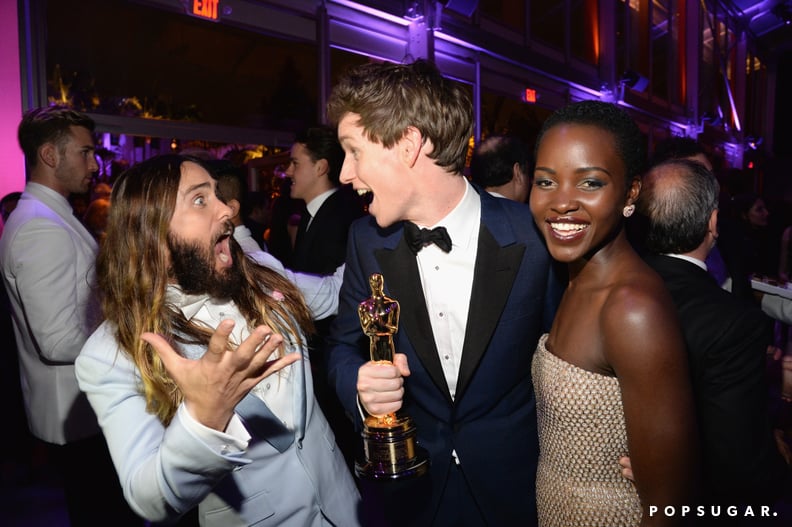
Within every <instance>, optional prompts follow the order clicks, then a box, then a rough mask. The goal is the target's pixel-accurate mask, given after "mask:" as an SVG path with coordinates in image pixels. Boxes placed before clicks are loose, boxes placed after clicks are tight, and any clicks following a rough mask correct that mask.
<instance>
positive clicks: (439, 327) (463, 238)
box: [416, 183, 481, 399]
mask: <svg viewBox="0 0 792 527" xmlns="http://www.w3.org/2000/svg"><path fill="white" fill-rule="evenodd" d="M440 226H442V227H445V228H446V230H447V231H448V235H449V236H450V237H451V243H452V246H451V251H450V252H448V253H445V252H443V250H442V249H440V248H439V247H437V246H436V245H434V244H432V245H427V246H426V247H424V248H423V249H421V250H420V251H419V252H418V254H417V256H416V259H417V262H418V271H419V273H420V276H421V284H422V286H423V292H424V297H425V299H426V308H427V311H428V312H429V320H430V322H431V324H432V333H434V338H435V343H436V344H437V353H438V354H439V356H440V363H441V364H442V366H443V374H444V375H445V379H446V383H447V384H448V390H449V392H450V394H451V398H452V399H453V398H454V397H455V395H456V384H457V377H458V376H459V365H460V362H461V359H462V346H463V345H464V342H465V330H466V326H467V318H468V310H469V307H470V295H471V292H472V289H473V271H474V269H475V266H476V254H477V252H478V236H479V229H480V227H481V200H480V199H479V196H478V194H477V193H476V191H475V190H473V187H471V186H470V184H469V183H468V184H467V185H466V187H465V194H464V196H463V197H462V200H461V201H460V202H459V204H458V205H457V206H456V207H455V208H454V210H452V211H451V212H450V213H449V214H448V215H447V216H446V217H445V218H443V219H442V220H440V221H439V222H437V224H436V225H419V227H423V228H434V227H440Z"/></svg>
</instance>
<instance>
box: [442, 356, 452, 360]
mask: <svg viewBox="0 0 792 527" xmlns="http://www.w3.org/2000/svg"><path fill="white" fill-rule="evenodd" d="M443 358H444V359H445V360H448V359H450V358H451V357H449V356H448V355H443Z"/></svg>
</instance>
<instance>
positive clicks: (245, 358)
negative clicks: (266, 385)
mask: <svg viewBox="0 0 792 527" xmlns="http://www.w3.org/2000/svg"><path fill="white" fill-rule="evenodd" d="M233 328H234V322H233V321H232V320H224V321H222V322H221V323H220V324H219V325H218V326H217V329H216V330H215V332H214V333H213V334H212V338H211V339H210V341H209V347H208V349H207V351H206V353H204V355H203V356H202V357H201V358H200V359H197V360H194V359H187V358H184V357H182V356H181V355H179V354H178V353H177V352H176V351H175V350H174V349H173V347H171V345H170V344H169V343H168V341H167V340H165V339H164V338H163V337H162V336H160V335H157V334H154V333H143V334H142V335H141V336H140V337H141V339H143V340H144V341H146V342H148V343H149V344H150V345H151V346H152V347H153V348H154V350H155V351H156V352H157V353H158V354H159V356H160V358H161V359H162V363H163V364H164V366H165V369H166V370H167V371H168V373H169V374H170V376H171V377H172V378H173V380H174V381H175V382H176V384H177V385H178V386H179V389H180V390H181V392H182V394H183V395H184V402H185V405H186V407H187V410H188V411H189V412H190V415H191V416H192V417H193V418H194V419H195V420H196V421H198V422H199V423H201V424H203V425H204V426H207V427H209V428H214V429H215V430H221V431H222V430H225V428H226V426H227V425H228V422H229V420H230V419H231V417H232V416H233V414H234V407H235V406H236V405H237V403H238V402H239V401H240V400H242V398H243V397H244V396H245V395H246V394H247V393H248V392H249V391H250V390H251V389H252V388H253V387H254V386H255V385H256V384H258V383H259V382H261V381H262V380H263V379H264V378H265V377H267V376H269V375H272V374H273V373H275V372H277V371H279V370H281V369H283V368H285V367H286V366H288V365H289V364H292V363H293V362H295V361H297V360H299V359H300V358H301V357H300V354H299V353H289V354H287V355H284V356H283V357H281V358H279V359H276V360H270V356H271V355H272V353H273V352H274V351H275V350H276V349H277V348H278V346H280V344H281V343H282V342H283V337H281V336H280V335H278V334H275V333H273V332H272V330H271V329H270V328H269V327H267V326H259V327H257V328H255V329H254V330H253V331H252V332H251V334H250V336H249V337H248V338H246V339H245V340H244V341H243V342H242V344H240V345H239V347H237V348H236V349H233V350H232V349H231V348H230V347H229V346H228V337H229V335H230V334H231V330H232V329H233Z"/></svg>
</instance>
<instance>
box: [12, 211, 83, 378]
mask: <svg viewBox="0 0 792 527" xmlns="http://www.w3.org/2000/svg"><path fill="white" fill-rule="evenodd" d="M74 244H75V241H74V240H73V239H72V237H71V236H70V235H69V233H68V232H67V231H66V230H65V229H64V228H63V226H61V225H58V224H57V223H55V222H53V221H52V220H47V219H41V218H36V219H33V220H30V221H29V222H27V223H26V224H25V225H24V226H22V227H21V228H20V229H19V231H18V232H17V234H16V237H15V238H14V240H13V242H12V243H11V245H10V248H9V251H10V258H11V260H12V264H11V267H12V269H10V270H9V269H6V270H5V272H6V274H9V273H10V274H12V275H13V277H14V280H15V284H16V290H15V291H9V294H11V295H14V296H17V297H18V298H19V300H20V303H21V305H22V306H23V309H24V316H25V318H26V320H27V324H26V327H27V328H28V329H29V331H30V332H31V333H32V335H31V339H32V340H33V342H35V343H36V347H37V351H38V353H39V354H40V355H41V357H42V359H43V360H45V361H48V362H51V363H55V364H73V363H74V360H75V359H76V358H77V355H78V354H79V353H80V349H82V346H83V344H84V343H85V340H86V339H87V338H88V335H90V332H91V328H90V324H91V323H92V322H95V321H91V320H89V318H90V317H89V316H88V310H89V308H90V306H88V305H87V304H86V303H81V302H80V301H79V300H78V299H79V298H81V295H80V294H79V293H78V289H84V288H86V286H87V287H93V283H90V282H92V276H85V275H82V276H80V274H79V273H77V272H76V271H75V261H77V248H76V247H75V245H74ZM86 282H88V284H86Z"/></svg>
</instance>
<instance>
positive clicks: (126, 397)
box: [76, 322, 361, 527]
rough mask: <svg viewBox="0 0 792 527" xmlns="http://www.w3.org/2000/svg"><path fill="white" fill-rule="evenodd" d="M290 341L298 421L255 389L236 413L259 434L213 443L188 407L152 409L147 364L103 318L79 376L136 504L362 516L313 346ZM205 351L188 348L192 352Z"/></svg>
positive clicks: (304, 519)
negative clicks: (326, 408) (317, 382)
mask: <svg viewBox="0 0 792 527" xmlns="http://www.w3.org/2000/svg"><path fill="white" fill-rule="evenodd" d="M290 349H291V350H292V351H293V352H296V353H302V355H303V359H302V360H298V361H297V362H295V363H294V364H293V365H292V366H290V367H292V368H295V369H296V370H295V372H294V389H293V391H292V403H293V404H292V408H293V414H294V420H295V423H294V430H291V429H288V428H286V427H284V426H283V425H282V424H281V421H280V420H278V419H277V417H275V415H274V414H273V413H272V412H271V411H270V410H269V408H268V407H267V406H266V404H264V402H263V401H262V400H261V399H260V398H258V397H255V396H253V395H248V396H247V397H246V398H245V399H243V401H242V402H241V403H240V404H239V405H237V411H236V413H237V415H240V416H242V419H243V423H244V426H245V428H246V429H247V430H248V432H250V434H251V435H252V438H251V439H250V441H249V444H248V447H247V449H245V450H243V451H241V452H238V451H236V450H235V449H234V448H231V447H229V445H231V444H232V442H231V441H230V440H229V439H223V438H221V439H213V440H212V441H213V442H214V441H220V442H219V443H218V444H214V443H213V442H212V443H210V442H207V441H206V440H205V439H202V438H201V437H199V436H198V434H196V433H195V432H194V431H193V430H192V429H191V428H190V427H189V426H188V425H187V424H186V423H185V420H184V417H183V416H182V415H181V413H180V412H181V411H182V410H183V408H181V409H180V410H179V412H177V414H176V416H174V418H173V420H172V421H171V422H170V423H169V424H168V426H164V425H163V424H162V423H161V422H160V420H159V419H158V418H157V417H156V416H154V415H153V414H151V413H150V412H148V411H147V410H146V401H145V398H144V397H143V395H142V394H141V391H140V390H141V378H140V372H139V370H138V369H137V367H136V366H135V364H134V363H133V362H132V361H131V360H130V359H129V357H128V356H127V355H126V354H124V353H121V352H120V350H119V347H118V344H117V342H116V339H115V331H114V326H112V325H111V324H110V323H108V322H105V323H104V324H102V325H101V326H100V327H99V329H97V330H96V332H94V334H93V335H92V336H91V337H90V338H89V339H88V341H87V342H86V344H85V347H84V348H83V350H82V352H81V353H80V356H79V357H78V359H77V364H76V366H77V368H76V371H77V377H78V379H79V383H80V388H81V389H82V390H83V391H85V393H86V394H87V395H88V399H89V401H90V402H91V405H92V406H93V408H94V410H95V411H96V415H97V416H98V418H99V422H100V423H101V425H102V431H103V432H104V435H105V438H106V439H107V444H108V446H109V448H110V454H111V455H112V458H113V463H114V464H115V466H116V471H117V472H118V476H119V479H120V480H121V486H122V488H123V489H124V495H125V497H126V499H127V501H128V502H129V504H130V505H131V507H132V508H133V510H135V512H136V513H138V514H139V515H140V516H142V517H143V518H146V519H147V520H149V521H152V522H164V521H171V520H173V519H175V518H177V517H178V516H180V515H181V514H184V513H185V512H186V511H188V510H190V509H192V508H193V507H194V506H196V505H198V512H199V516H200V522H201V525H202V526H203V527H212V526H216V527H238V526H248V525H257V526H261V527H264V526H290V527H308V526H312V527H323V526H326V525H328V523H329V525H337V526H345V527H346V526H352V527H354V526H357V525H360V523H361V521H360V517H359V513H358V506H359V494H358V491H357V489H356V488H355V484H354V481H353V479H352V477H351V475H350V473H349V470H348V469H347V467H346V464H345V462H344V458H343V457H342V456H341V454H340V453H339V451H338V448H337V447H336V443H335V438H334V436H333V432H332V430H331V429H330V426H329V424H328V423H327V420H326V419H325V417H324V415H323V414H322V412H321V410H320V409H319V406H318V404H317V403H316V400H315V398H314V395H313V385H312V380H311V368H310V365H308V364H306V362H308V360H309V359H308V356H307V353H306V350H305V348H304V346H303V347H301V348H300V347H297V345H296V344H293V343H292V344H291V346H290ZM205 351H206V349H205V348H203V349H201V348H200V347H198V346H185V347H184V349H183V350H182V352H183V353H184V355H185V356H187V357H199V356H200V354H201V353H203V352H205ZM262 382H278V381H277V377H276V376H273V377H272V380H270V378H267V379H265V380H264V381H262ZM243 403H244V404H245V406H246V407H245V411H244V412H243V411H242V406H243ZM217 435H218V434H217V433H214V434H213V436H217ZM225 442H227V443H225ZM224 443H225V444H224Z"/></svg>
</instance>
